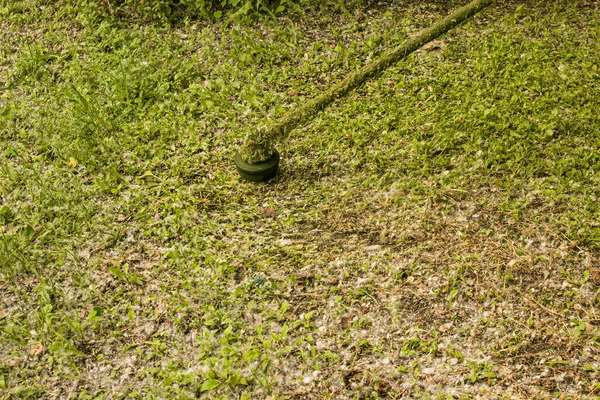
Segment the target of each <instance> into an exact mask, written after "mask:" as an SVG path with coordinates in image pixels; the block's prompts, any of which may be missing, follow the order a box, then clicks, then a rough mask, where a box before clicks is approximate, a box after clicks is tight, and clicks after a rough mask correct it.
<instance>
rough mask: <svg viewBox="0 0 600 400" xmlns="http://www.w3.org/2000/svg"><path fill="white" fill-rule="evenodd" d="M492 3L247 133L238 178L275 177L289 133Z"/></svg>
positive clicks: (456, 15) (477, 1)
mask: <svg viewBox="0 0 600 400" xmlns="http://www.w3.org/2000/svg"><path fill="white" fill-rule="evenodd" d="M492 1H493V0H474V1H472V2H471V3H469V4H467V5H466V6H464V7H461V8H459V9H457V10H456V11H455V12H453V13H452V14H450V15H448V16H447V17H446V18H444V19H442V20H440V21H438V22H436V23H435V24H433V25H432V26H430V27H429V28H426V29H424V30H423V31H421V32H420V33H419V34H418V35H416V36H414V37H413V38H411V39H409V40H408V41H406V42H405V43H404V44H403V45H401V46H399V47H397V48H396V49H394V50H393V51H391V52H390V53H388V54H387V55H385V56H383V57H381V58H379V59H378V60H376V61H373V62H372V63H369V64H367V65H365V66H364V67H362V68H360V69H359V70H358V71H356V72H354V73H352V74H350V75H348V76H347V77H346V78H345V79H344V80H342V81H341V82H339V83H338V84H337V85H335V86H333V87H332V88H331V89H329V90H328V91H326V92H324V93H323V94H321V95H319V96H317V97H315V98H314V99H312V100H311V101H309V102H308V103H306V104H305V105H304V106H302V107H299V108H297V109H295V110H292V111H289V112H288V113H286V114H285V115H283V116H282V117H281V118H279V119H278V120H276V121H274V122H273V123H271V124H265V125H263V126H260V127H259V128H258V129H256V130H255V131H254V132H251V133H249V134H248V135H247V137H246V138H245V140H244V142H243V143H242V145H241V146H240V148H239V150H238V153H237V154H236V155H235V158H234V161H235V164H236V167H237V170H238V172H239V173H240V175H241V176H242V178H244V179H248V180H252V181H265V180H268V179H270V178H272V177H273V176H275V174H276V172H277V164H278V161H279V155H278V153H277V152H275V150H274V146H275V143H277V142H280V141H281V140H283V139H284V138H285V137H286V136H287V135H288V134H289V132H290V131H291V130H292V129H294V128H295V127H296V126H298V125H299V124H300V123H302V122H303V121H305V120H307V119H308V118H310V117H311V116H313V115H314V114H316V113H317V112H319V111H321V110H323V109H324V108H325V107H327V105H329V104H330V103H331V102H333V101H334V100H335V99H337V98H339V97H342V96H344V95H345V94H346V93H348V92H349V91H350V90H352V89H354V88H356V87H358V86H360V85H361V84H363V83H364V82H365V81H366V80H367V79H369V78H371V77H373V76H375V75H376V74H378V73H379V72H381V71H383V70H385V69H386V68H388V67H389V66H390V65H392V64H394V63H395V62H397V61H399V60H401V59H403V58H404V57H406V56H407V55H409V54H411V53H412V52H414V51H415V50H418V49H419V48H420V47H422V46H423V45H425V44H427V43H428V42H430V41H432V40H434V39H436V38H437V37H439V36H440V35H442V34H444V33H446V32H448V31H449V30H450V29H452V28H454V27H455V26H457V25H459V24H460V23H462V22H463V21H465V20H467V19H468V18H470V17H471V16H473V15H475V14H477V13H478V12H479V11H481V10H482V9H483V8H485V7H487V6H488V5H490V4H491V3H492ZM273 165H275V169H273Z"/></svg>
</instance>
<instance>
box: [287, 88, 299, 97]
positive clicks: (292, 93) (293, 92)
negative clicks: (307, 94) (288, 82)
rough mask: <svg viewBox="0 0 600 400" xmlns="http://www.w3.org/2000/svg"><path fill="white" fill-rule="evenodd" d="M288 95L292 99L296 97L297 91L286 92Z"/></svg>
mask: <svg viewBox="0 0 600 400" xmlns="http://www.w3.org/2000/svg"><path fill="white" fill-rule="evenodd" d="M288 95H290V96H292V97H294V96H298V89H292V90H290V91H289V92H288Z"/></svg>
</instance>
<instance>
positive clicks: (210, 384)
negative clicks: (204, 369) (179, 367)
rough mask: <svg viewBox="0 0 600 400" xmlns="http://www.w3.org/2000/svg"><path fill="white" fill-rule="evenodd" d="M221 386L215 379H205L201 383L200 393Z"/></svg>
mask: <svg viewBox="0 0 600 400" xmlns="http://www.w3.org/2000/svg"><path fill="white" fill-rule="evenodd" d="M220 384H221V382H219V381H218V380H216V379H207V380H205V381H204V382H203V383H202V387H201V388H200V391H201V392H208V391H209V390H213V389H215V388H216V387H218V386H219V385H220Z"/></svg>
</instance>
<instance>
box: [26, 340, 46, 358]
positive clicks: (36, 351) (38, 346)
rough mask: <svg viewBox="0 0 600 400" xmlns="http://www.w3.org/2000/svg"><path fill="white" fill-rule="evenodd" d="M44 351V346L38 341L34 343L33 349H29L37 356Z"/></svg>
mask: <svg viewBox="0 0 600 400" xmlns="http://www.w3.org/2000/svg"><path fill="white" fill-rule="evenodd" d="M42 351H44V346H43V345H42V344H41V343H36V344H34V345H33V347H32V348H31V350H29V354H30V355H32V356H35V355H38V354H40V353H41V352H42Z"/></svg>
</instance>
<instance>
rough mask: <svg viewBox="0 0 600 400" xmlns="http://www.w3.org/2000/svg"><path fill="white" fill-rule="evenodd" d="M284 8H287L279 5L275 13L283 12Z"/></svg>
mask: <svg viewBox="0 0 600 400" xmlns="http://www.w3.org/2000/svg"><path fill="white" fill-rule="evenodd" d="M283 10H285V7H284V6H279V7H277V8H276V9H275V14H277V13H280V12H282V11H283Z"/></svg>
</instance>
